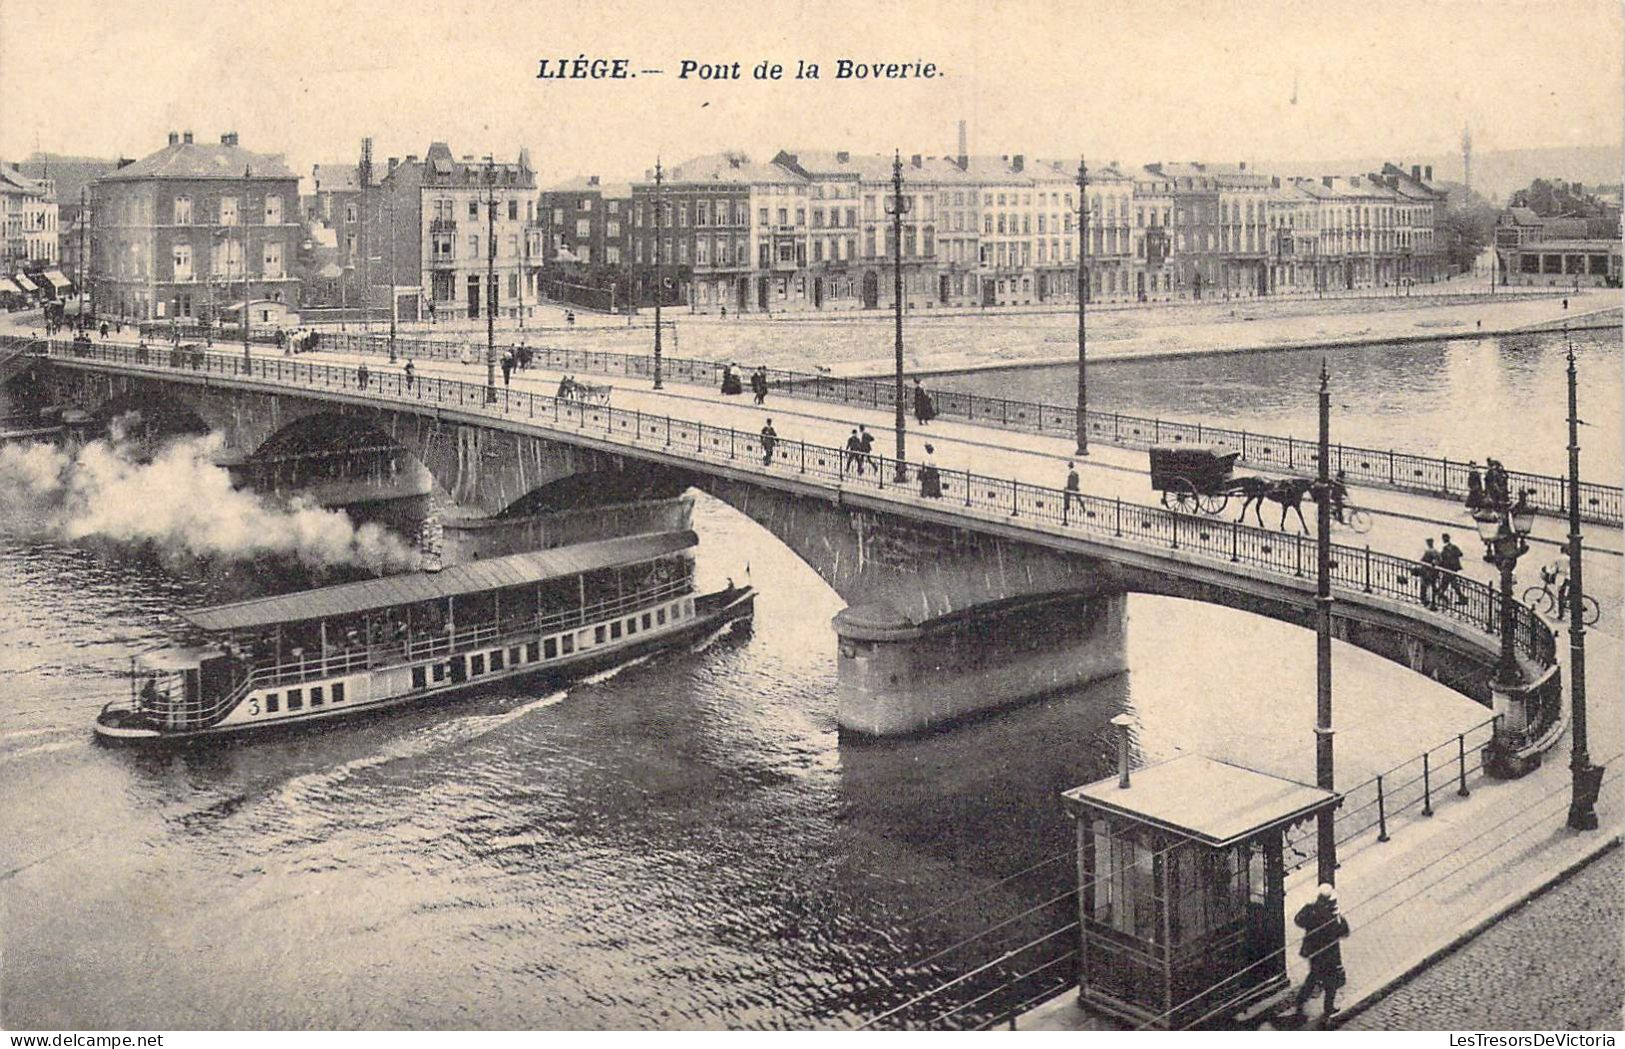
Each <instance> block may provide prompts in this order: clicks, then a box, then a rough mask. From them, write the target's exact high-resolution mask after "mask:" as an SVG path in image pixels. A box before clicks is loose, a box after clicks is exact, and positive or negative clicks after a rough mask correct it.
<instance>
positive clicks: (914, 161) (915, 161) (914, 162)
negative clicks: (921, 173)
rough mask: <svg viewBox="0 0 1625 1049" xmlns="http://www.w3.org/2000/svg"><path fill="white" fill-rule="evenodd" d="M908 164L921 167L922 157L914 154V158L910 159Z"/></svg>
mask: <svg viewBox="0 0 1625 1049" xmlns="http://www.w3.org/2000/svg"><path fill="white" fill-rule="evenodd" d="M908 162H909V163H910V164H912V165H913V166H914V167H919V166H920V155H919V154H918V153H916V154H914V155H913V156H912V157H910V158H909V161H908Z"/></svg>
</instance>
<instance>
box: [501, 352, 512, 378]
mask: <svg viewBox="0 0 1625 1049" xmlns="http://www.w3.org/2000/svg"><path fill="white" fill-rule="evenodd" d="M502 385H504V386H511V385H513V354H511V353H504V354H503V355H502Z"/></svg>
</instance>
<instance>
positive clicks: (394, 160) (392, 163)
mask: <svg viewBox="0 0 1625 1049" xmlns="http://www.w3.org/2000/svg"><path fill="white" fill-rule="evenodd" d="M400 166H401V158H400V157H390V158H389V170H391V171H394V170H395V169H396V168H398V167H400Z"/></svg>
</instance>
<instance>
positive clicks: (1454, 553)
mask: <svg viewBox="0 0 1625 1049" xmlns="http://www.w3.org/2000/svg"><path fill="white" fill-rule="evenodd" d="M1442 538H1443V540H1444V545H1443V546H1442V547H1440V548H1439V568H1440V569H1442V572H1441V574H1440V576H1439V592H1438V594H1437V595H1436V597H1437V598H1438V600H1441V601H1442V600H1444V595H1445V592H1446V591H1452V592H1454V593H1455V595H1456V604H1458V605H1465V604H1466V603H1467V595H1466V594H1465V593H1463V592H1462V589H1461V576H1460V575H1459V574H1458V573H1459V572H1460V571H1461V547H1459V546H1457V545H1456V544H1455V543H1453V542H1451V541H1450V533H1449V532H1446V533H1444V536H1443V537H1442Z"/></svg>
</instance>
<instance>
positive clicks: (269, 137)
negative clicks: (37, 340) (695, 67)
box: [0, 0, 1625, 183]
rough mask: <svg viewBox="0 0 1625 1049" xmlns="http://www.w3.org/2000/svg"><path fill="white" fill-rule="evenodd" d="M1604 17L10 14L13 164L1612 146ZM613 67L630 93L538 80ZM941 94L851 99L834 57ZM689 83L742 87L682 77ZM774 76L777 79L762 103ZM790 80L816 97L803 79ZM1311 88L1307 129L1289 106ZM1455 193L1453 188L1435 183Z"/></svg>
mask: <svg viewBox="0 0 1625 1049" xmlns="http://www.w3.org/2000/svg"><path fill="white" fill-rule="evenodd" d="M1621 11H1622V6H1621V4H1620V3H1619V2H1618V0H1539V2H1530V3H1524V2H1516V0H1403V2H1397V3H1388V2H1384V0H1131V2H1118V0H862V2H850V0H704V2H700V3H682V2H671V0H664V2H654V0H643V2H633V0H599V2H588V0H541V2H531V0H510V2H507V3H495V2H476V0H438V2H433V3H426V2H421V0H387V2H385V3H375V4H365V5H363V4H360V3H354V2H351V3H335V2H329V0H299V2H298V3H295V4H275V3H271V4H267V3H249V4H240V5H239V4H236V3H234V2H232V0H171V2H169V3H167V4H164V5H161V6H160V5H158V4H153V3H150V2H133V0H49V2H39V0H0V158H6V159H20V158H21V157H23V156H25V155H26V154H27V153H29V152H31V151H33V150H35V149H36V148H38V149H43V150H47V151H51V152H61V153H71V154H81V155H91V156H108V157H111V156H118V155H123V156H132V157H139V156H144V155H146V154H147V153H150V152H152V151H154V150H156V149H159V148H161V147H162V146H163V145H164V144H165V142H166V140H167V134H168V132H169V131H171V130H180V131H184V130H192V131H193V132H194V133H195V134H196V135H197V136H198V138H199V140H206V141H218V140H219V135H220V133H221V132H222V131H231V130H235V131H237V132H239V133H240V135H241V139H242V144H243V145H244V146H246V147H248V148H250V149H256V150H263V151H266V152H279V153H284V154H286V155H287V157H288V159H289V161H290V163H291V164H292V165H293V166H294V167H295V169H296V170H298V171H300V172H301V173H306V174H308V172H309V168H310V165H311V163H313V162H318V161H320V162H334V161H344V162H353V160H354V158H355V157H356V155H357V154H358V152H359V142H360V139H361V137H362V136H364V135H371V136H372V137H373V139H374V141H375V147H374V154H375V156H376V157H379V158H380V159H381V158H384V157H388V156H405V155H406V154H409V153H410V154H418V155H422V154H423V153H424V152H425V151H426V150H427V148H428V145H429V143H430V142H431V141H435V140H443V141H446V142H448V143H449V144H450V146H451V149H452V151H453V153H455V154H458V155H462V154H466V153H472V154H479V155H484V154H485V153H489V152H494V153H496V155H497V156H498V157H504V158H512V157H513V156H515V155H516V154H517V152H518V150H519V148H520V147H521V146H526V147H528V148H529V149H530V152H531V158H532V162H533V163H534V164H535V166H536V167H537V169H538V170H539V172H540V173H541V176H542V179H543V181H544V183H545V182H546V181H547V180H548V179H550V178H553V179H557V178H565V177H570V176H573V175H576V174H588V173H597V174H600V175H602V176H603V177H605V178H606V179H615V178H628V177H638V178H641V177H643V174H644V172H645V170H647V169H649V168H651V167H652V166H653V162H654V159H655V157H656V156H657V155H658V156H661V157H663V158H664V159H665V160H666V161H667V162H668V163H671V162H673V161H678V162H680V161H681V160H682V159H683V158H685V157H689V156H694V155H697V154H701V153H707V152H714V151H717V150H721V149H742V150H744V151H745V152H746V153H748V154H750V155H751V156H752V157H758V158H760V159H764V160H765V159H769V158H770V157H771V156H772V155H773V153H774V152H776V151H777V150H778V149H780V148H786V147H789V148H794V147H797V146H799V147H802V148H808V149H813V148H827V149H850V150H853V151H874V152H887V153H889V152H891V151H892V150H893V149H894V148H896V149H901V150H902V152H903V153H904V154H905V155H908V154H911V153H926V154H933V153H934V154H938V155H945V154H951V153H953V152H955V140H956V136H957V122H958V121H959V120H961V119H963V120H966V121H967V122H968V124H969V133H970V145H971V150H972V152H978V153H993V154H1006V153H1010V154H1013V153H1024V154H1026V155H1028V156H1051V157H1067V158H1071V157H1075V156H1077V155H1078V154H1079V153H1080V152H1084V153H1086V154H1087V155H1088V156H1089V157H1090V159H1091V163H1094V162H1095V161H1096V160H1097V159H1098V160H1113V159H1118V160H1121V161H1123V162H1124V163H1129V162H1134V163H1147V162H1154V161H1159V160H1198V159H1200V160H1209V161H1223V162H1231V163H1234V162H1236V161H1240V160H1249V159H1251V160H1253V161H1254V162H1257V161H1258V160H1260V159H1266V158H1267V159H1270V160H1277V161H1291V160H1320V159H1326V158H1337V157H1346V156H1392V157H1395V158H1404V157H1409V156H1416V155H1421V154H1440V153H1454V152H1456V151H1457V150H1458V149H1459V140H1460V136H1461V129H1462V127H1463V126H1464V125H1469V124H1470V125H1471V126H1472V129H1473V136H1474V143H1475V149H1477V150H1493V149H1506V148H1519V147H1533V146H1567V147H1574V146H1613V145H1615V144H1617V143H1619V142H1620V141H1621V138H1622V134H1621V125H1622V123H1625V75H1622V66H1625V54H1622V52H1625V17H1622V13H1621ZM581 55H586V56H587V57H589V58H596V57H603V58H609V59H614V58H625V59H627V60H628V62H629V66H630V68H631V69H633V70H644V69H662V70H664V71H665V72H664V75H659V76H656V75H648V74H646V75H640V76H638V77H636V78H634V79H629V80H620V81H616V80H582V81H555V80H543V79H538V78H537V76H536V74H537V71H538V67H539V61H540V60H541V59H543V58H547V59H551V60H553V61H552V63H551V64H553V65H557V64H558V60H560V59H564V60H571V59H575V58H576V57H578V56H581ZM843 57H844V58H849V59H851V60H853V61H857V62H878V63H887V62H896V63H901V62H917V61H923V62H932V63H935V64H936V66H937V67H938V69H939V70H940V72H941V75H940V76H938V77H936V78H934V79H909V80H879V81H877V80H862V81H856V80H845V81H842V80H836V79H835V78H834V74H835V63H836V61H837V60H838V59H840V58H843ZM684 59H692V60H694V61H697V62H711V63H717V64H725V63H728V64H731V63H733V62H738V63H740V66H741V70H740V71H741V73H742V75H743V79H740V80H737V81H735V80H725V81H724V80H713V81H709V82H707V81H701V80H698V79H689V80H682V79H679V78H678V76H677V73H678V70H679V69H680V66H681V63H682V61H683V60H684ZM763 60H768V61H772V62H777V63H781V64H783V65H784V66H785V67H786V71H785V74H784V77H785V79H783V80H779V81H759V80H756V79H754V78H753V77H752V76H751V72H752V68H753V67H754V66H755V65H756V64H757V63H758V62H761V61H763ZM798 60H805V61H809V62H815V63H817V64H818V66H819V68H820V72H821V74H822V76H821V78H820V79H818V80H811V79H806V80H796V79H794V69H795V65H796V63H797V61H798ZM1294 85H1296V101H1294V100H1293V96H1294ZM1441 174H1442V173H1441Z"/></svg>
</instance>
